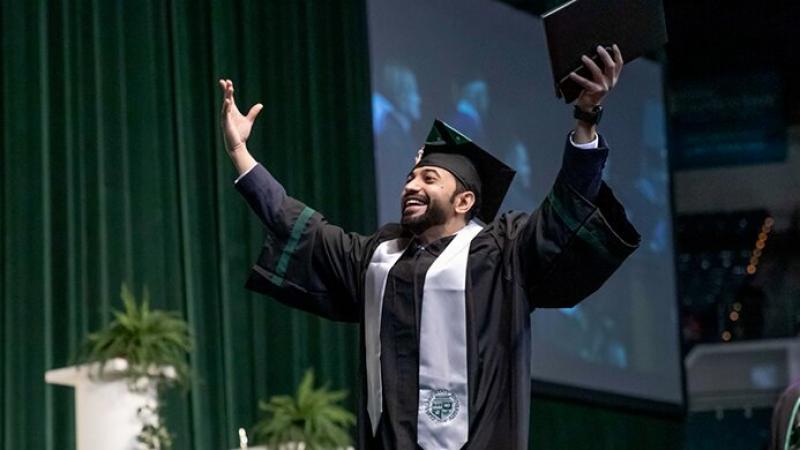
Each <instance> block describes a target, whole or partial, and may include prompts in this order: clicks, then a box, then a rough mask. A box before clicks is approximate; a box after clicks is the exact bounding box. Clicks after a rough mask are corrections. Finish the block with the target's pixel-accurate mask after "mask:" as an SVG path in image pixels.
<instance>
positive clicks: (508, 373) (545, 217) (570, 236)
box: [236, 140, 640, 449]
mask: <svg viewBox="0 0 800 450" xmlns="http://www.w3.org/2000/svg"><path fill="white" fill-rule="evenodd" d="M590 152H591V153H590ZM607 152H608V149H607V148H605V145H604V142H603V141H602V140H601V147H600V149H598V150H594V151H587V150H580V149H576V148H574V147H572V146H571V145H570V144H569V143H568V144H567V149H566V152H565V158H564V165H563V166H562V171H561V173H560V174H559V176H558V178H557V180H556V182H555V184H554V186H553V188H552V191H551V192H550V193H549V195H548V196H547V198H546V199H545V200H544V202H543V203H542V205H541V206H540V207H539V208H538V209H537V210H536V211H534V212H532V213H531V214H527V213H522V212H508V213H504V214H502V215H500V216H499V217H498V218H497V219H495V220H494V221H493V222H491V223H489V224H486V226H485V228H484V229H483V230H482V231H481V232H480V233H479V234H478V235H477V236H476V237H475V238H474V239H473V241H472V243H471V244H470V250H469V260H468V264H467V289H466V302H467V308H466V311H467V339H468V343H467V365H468V371H469V439H468V441H467V444H466V445H465V446H464V448H467V449H487V448H493V449H526V448H527V447H528V424H529V414H530V399H531V394H530V389H531V379H530V357H531V330H530V313H531V311H533V309H534V308H537V307H557V308H561V307H571V306H573V305H575V304H577V303H578V302H579V301H581V300H582V299H584V298H585V297H586V296H588V295H589V294H591V293H592V292H594V291H595V290H596V289H598V288H599V287H600V286H601V285H602V284H603V282H604V281H605V280H606V279H607V278H608V277H609V276H610V275H611V274H612V273H613V272H614V270H616V269H617V267H619V265H620V264H621V263H622V261H623V260H624V259H625V258H626V257H627V256H628V255H629V254H630V253H631V252H632V251H633V250H634V249H635V248H636V247H637V246H638V243H639V240H640V237H639V235H638V233H637V232H636V231H635V229H634V228H633V226H632V225H631V224H630V223H629V222H628V221H627V219H626V216H625V213H624V210H623V208H622V205H621V204H620V203H619V202H618V201H617V200H616V198H615V197H614V196H613V194H612V192H611V190H610V189H609V188H608V186H606V185H605V184H604V183H603V182H601V181H600V169H601V168H602V165H603V162H604V161H605V155H606V154H607ZM236 187H237V189H238V190H239V192H241V193H242V195H243V196H244V197H245V199H246V200H247V202H248V203H249V204H250V206H251V208H252V209H253V211H254V212H255V213H256V214H257V215H258V216H259V218H260V219H261V221H262V222H263V223H264V225H265V228H266V233H265V234H266V238H265V243H264V247H263V249H262V252H261V255H260V256H259V258H258V261H257V262H256V264H255V265H254V266H253V267H252V270H251V273H250V276H249V278H248V281H247V285H246V286H247V288H249V289H251V290H254V291H257V292H260V293H263V294H266V295H270V296H272V297H273V298H275V299H276V300H278V301H280V302H282V303H285V304H287V305H289V306H292V307H294V308H299V309H302V310H305V311H308V312H310V313H313V314H317V315H320V316H323V317H326V318H329V319H332V320H337V321H345V322H352V323H363V320H364V309H363V299H364V280H365V274H366V270H367V267H368V265H369V262H370V259H371V257H372V254H373V252H374V250H375V249H376V247H377V246H378V245H379V244H380V243H381V242H384V241H386V240H390V239H395V238H401V237H402V238H407V239H411V238H410V237H409V236H405V235H403V231H402V228H401V227H400V226H399V225H398V224H389V225H385V226H383V227H381V228H380V229H378V230H377V231H376V232H375V233H374V234H372V235H369V236H363V235H359V234H355V233H347V232H345V231H344V230H342V229H341V228H339V227H337V226H335V225H331V224H329V223H328V222H327V221H326V220H325V218H324V217H323V216H322V215H321V214H319V213H318V212H316V211H314V210H313V209H311V208H310V207H308V206H306V205H305V204H303V203H302V202H300V201H298V200H296V199H294V198H292V197H289V196H287V195H286V193H285V191H284V190H283V188H282V187H281V186H280V184H279V183H278V182H277V181H275V179H274V178H272V176H271V175H270V174H269V173H268V172H267V170H266V169H264V168H263V167H262V166H260V165H259V166H257V167H256V168H255V169H253V170H252V171H251V172H250V173H248V174H247V175H245V176H244V177H242V179H240V180H239V181H238V183H237V184H236ZM582 193H583V194H585V195H582ZM586 196H589V197H591V198H593V201H590V200H589V199H587V198H586ZM450 240H451V238H444V239H442V240H440V241H438V242H434V243H431V244H430V245H429V246H427V247H426V248H424V249H423V248H419V247H418V246H417V245H416V243H415V242H412V244H411V245H409V247H408V249H407V250H406V252H405V253H404V254H403V256H402V257H401V258H400V260H399V261H398V262H397V263H396V264H395V266H394V267H393V268H392V270H391V271H390V272H389V275H388V278H387V289H386V293H385V295H384V304H383V313H382V322H381V335H380V336H381V346H382V353H381V371H382V373H383V392H384V400H383V416H382V418H381V421H380V425H379V428H378V431H377V434H376V436H374V437H373V436H372V432H371V428H370V422H369V417H368V415H367V408H366V399H367V396H366V376H365V369H364V367H365V365H364V343H363V339H364V333H363V326H362V327H361V330H362V331H361V341H362V342H361V352H360V353H361V369H362V370H361V373H362V375H363V376H362V377H361V380H360V382H361V396H360V398H359V404H360V407H359V414H358V417H359V438H358V447H359V448H362V449H414V448H416V447H417V445H416V427H417V400H418V393H417V388H418V383H417V382H418V358H419V324H420V317H419V312H420V311H421V305H420V302H421V297H422V284H423V282H424V279H425V272H426V271H427V269H428V267H430V265H431V264H432V263H433V260H434V259H435V258H436V256H437V255H438V254H439V253H440V252H441V251H442V250H443V249H444V248H445V247H446V245H447V244H448V243H449V242H450Z"/></svg>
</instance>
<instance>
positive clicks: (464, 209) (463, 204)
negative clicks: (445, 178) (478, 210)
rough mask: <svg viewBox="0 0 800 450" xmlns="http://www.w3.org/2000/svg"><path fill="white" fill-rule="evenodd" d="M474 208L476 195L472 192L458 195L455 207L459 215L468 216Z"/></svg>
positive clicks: (454, 203)
mask: <svg viewBox="0 0 800 450" xmlns="http://www.w3.org/2000/svg"><path fill="white" fill-rule="evenodd" d="M473 206H475V193H474V192H472V191H465V192H462V193H460V194H458V195H456V201H455V202H453V207H454V208H455V210H456V213H458V214H467V213H468V212H469V210H470V209H472V207H473Z"/></svg>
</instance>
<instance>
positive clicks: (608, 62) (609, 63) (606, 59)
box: [597, 45, 617, 82]
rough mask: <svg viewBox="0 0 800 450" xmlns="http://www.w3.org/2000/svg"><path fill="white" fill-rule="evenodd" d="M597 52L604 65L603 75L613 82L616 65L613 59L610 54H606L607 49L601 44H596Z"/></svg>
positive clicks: (615, 75) (615, 76)
mask: <svg viewBox="0 0 800 450" xmlns="http://www.w3.org/2000/svg"><path fill="white" fill-rule="evenodd" d="M597 54H598V55H600V59H602V60H603V65H605V67H604V69H605V75H606V78H607V79H608V80H609V82H613V81H614V80H615V79H616V78H617V65H616V63H614V60H613V59H611V55H609V54H608V51H607V50H606V49H605V47H603V46H602V45H598V46H597Z"/></svg>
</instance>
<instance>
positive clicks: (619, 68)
mask: <svg viewBox="0 0 800 450" xmlns="http://www.w3.org/2000/svg"><path fill="white" fill-rule="evenodd" d="M611 49H612V51H613V54H614V62H615V63H616V64H617V77H619V74H620V72H622V67H623V66H624V65H625V60H624V59H622V51H620V49H619V46H617V44H614V45H613V46H612V48H611Z"/></svg>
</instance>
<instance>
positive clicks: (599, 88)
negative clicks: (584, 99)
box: [569, 72, 605, 92]
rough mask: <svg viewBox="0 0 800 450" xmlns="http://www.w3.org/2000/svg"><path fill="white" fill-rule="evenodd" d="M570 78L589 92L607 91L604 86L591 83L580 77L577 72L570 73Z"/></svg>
mask: <svg viewBox="0 0 800 450" xmlns="http://www.w3.org/2000/svg"><path fill="white" fill-rule="evenodd" d="M569 77H570V79H572V81H574V82H576V83H578V84H579V85H581V87H583V88H584V89H586V90H587V91H590V92H600V91H603V90H605V88H604V87H603V86H601V85H599V84H597V83H594V82H592V81H589V80H587V79H586V78H584V77H582V76H580V75H578V74H577V73H575V72H572V73H570V74H569Z"/></svg>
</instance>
